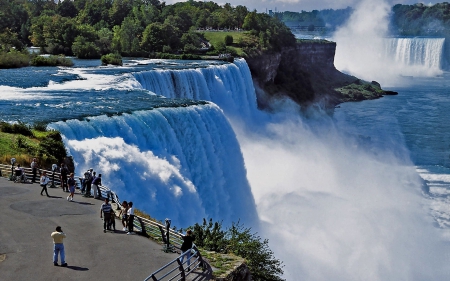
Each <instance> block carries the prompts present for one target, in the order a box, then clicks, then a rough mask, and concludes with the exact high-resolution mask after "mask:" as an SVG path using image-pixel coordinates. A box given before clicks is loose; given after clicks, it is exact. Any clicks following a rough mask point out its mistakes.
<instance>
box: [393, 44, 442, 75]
mask: <svg viewBox="0 0 450 281" xmlns="http://www.w3.org/2000/svg"><path fill="white" fill-rule="evenodd" d="M444 41H445V38H390V39H386V41H385V47H386V49H385V52H386V56H387V58H389V59H392V60H393V61H394V62H396V63H398V64H401V65H403V66H413V67H422V68H425V69H429V70H431V71H439V70H440V69H441V68H442V59H443V48H444Z"/></svg>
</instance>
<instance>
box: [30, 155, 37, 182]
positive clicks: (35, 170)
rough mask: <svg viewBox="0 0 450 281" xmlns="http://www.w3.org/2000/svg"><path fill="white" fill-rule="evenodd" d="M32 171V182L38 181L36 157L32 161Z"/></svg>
mask: <svg viewBox="0 0 450 281" xmlns="http://www.w3.org/2000/svg"><path fill="white" fill-rule="evenodd" d="M30 166H31V171H32V173H33V178H32V179H31V183H35V182H36V174H37V162H36V158H33V161H31V165H30Z"/></svg>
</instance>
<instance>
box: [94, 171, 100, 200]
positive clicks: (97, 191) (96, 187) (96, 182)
mask: <svg viewBox="0 0 450 281" xmlns="http://www.w3.org/2000/svg"><path fill="white" fill-rule="evenodd" d="M94 173H95V172H94ZM92 185H93V186H94V198H95V199H99V198H100V197H101V193H100V187H99V185H102V174H98V177H96V178H94V179H93V180H92Z"/></svg>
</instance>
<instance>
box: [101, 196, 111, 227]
mask: <svg viewBox="0 0 450 281" xmlns="http://www.w3.org/2000/svg"><path fill="white" fill-rule="evenodd" d="M111 211H112V208H111V205H110V204H109V199H108V198H106V199H105V203H103V204H102V206H101V208H100V218H103V232H105V233H106V230H107V229H108V230H111V229H110V228H109V226H108V223H109V221H110V219H111Z"/></svg>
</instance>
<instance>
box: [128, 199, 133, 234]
mask: <svg viewBox="0 0 450 281" xmlns="http://www.w3.org/2000/svg"><path fill="white" fill-rule="evenodd" d="M127 216H128V232H127V234H128V235H130V234H133V226H134V223H133V222H134V208H133V202H131V201H130V202H129V203H128V210H127Z"/></svg>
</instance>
